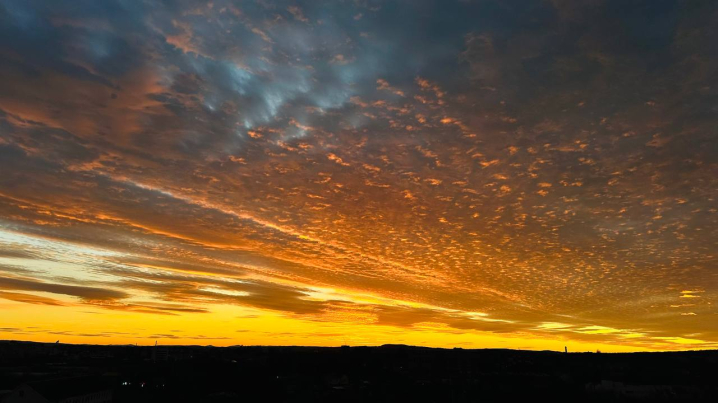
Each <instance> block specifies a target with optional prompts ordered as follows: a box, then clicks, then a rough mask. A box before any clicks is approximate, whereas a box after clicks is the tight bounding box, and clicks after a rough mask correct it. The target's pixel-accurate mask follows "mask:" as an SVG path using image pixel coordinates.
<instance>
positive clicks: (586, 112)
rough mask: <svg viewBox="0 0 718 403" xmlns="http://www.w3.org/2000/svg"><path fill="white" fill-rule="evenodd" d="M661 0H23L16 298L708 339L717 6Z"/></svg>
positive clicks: (4, 25) (1, 217)
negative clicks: (68, 2)
mask: <svg viewBox="0 0 718 403" xmlns="http://www.w3.org/2000/svg"><path fill="white" fill-rule="evenodd" d="M646 4H648V3H647V2H641V1H639V2H636V3H633V4H630V5H625V4H622V5H620V7H619V5H618V3H617V2H614V1H600V0H598V1H587V2H566V1H551V2H546V1H528V2H525V3H522V4H521V5H520V6H519V5H511V4H505V2H498V1H489V0H487V1H483V0H482V1H473V2H438V1H436V2H435V1H416V2H397V3H388V4H387V3H380V2H376V3H375V2H371V1H369V2H355V3H352V4H344V3H337V2H309V1H298V2H285V1H279V2H275V3H273V4H271V5H270V4H264V3H261V2H246V3H243V4H241V5H236V4H234V3H232V2H228V1H215V2H213V3H212V5H211V6H210V5H201V6H197V5H195V4H188V3H185V2H164V3H143V2H130V3H128V2H116V1H106V2H93V1H81V2H78V3H77V4H76V5H75V6H73V7H71V8H68V7H66V6H64V5H62V4H61V3H59V2H50V1H41V0H37V1H35V0H33V1H6V2H3V4H2V5H1V6H0V7H1V9H2V12H0V43H2V45H0V105H2V106H0V172H2V173H3V174H2V175H1V176H0V230H1V231H0V270H1V271H2V272H4V273H5V277H3V278H2V280H0V286H1V287H2V288H3V290H8V291H6V292H5V291H4V292H3V295H4V298H6V299H7V298H9V299H10V300H13V301H16V302H17V301H19V302H28V303H31V304H35V306H32V308H33V309H34V308H37V309H41V308H42V306H41V305H43V304H46V305H48V306H49V305H52V304H53V301H54V300H52V299H47V300H46V299H44V298H47V297H45V296H42V297H40V296H36V295H34V294H31V293H34V292H48V293H54V294H59V295H69V296H72V297H76V298H79V299H80V303H81V304H80V305H82V304H92V305H93V306H94V307H96V308H103V309H107V310H117V311H124V312H126V313H128V314H132V313H151V314H163V313H164V314H173V315H175V316H178V317H183V315H193V314H195V313H202V314H203V315H205V316H207V317H215V316H214V315H216V314H217V313H216V310H221V309H225V308H224V306H230V307H232V309H247V310H256V311H259V312H262V313H263V314H266V315H279V316H282V317H283V318H298V320H315V321H317V323H318V322H321V324H320V325H324V324H325V323H336V324H341V325H342V326H344V325H345V324H346V322H347V321H348V322H352V323H354V324H355V325H356V326H364V325H369V324H371V325H377V324H378V326H376V327H377V328H384V327H397V328H400V329H401V330H402V331H414V330H417V331H418V329H424V330H422V331H430V330H426V329H427V328H433V329H434V330H435V331H439V330H440V328H441V329H450V330H451V331H454V332H467V333H472V332H473V333H475V334H483V333H485V332H493V333H495V334H502V335H504V336H505V337H513V336H517V337H519V336H520V335H522V334H524V333H526V332H529V333H531V334H532V335H541V334H543V335H548V336H549V337H553V335H554V334H555V333H556V332H558V331H556V330H550V329H545V328H541V327H540V326H539V325H540V324H541V323H549V322H551V323H553V322H556V323H565V324H567V325H568V327H567V328H566V329H564V330H562V331H561V332H560V334H561V336H562V337H563V336H565V337H569V338H571V337H572V338H576V339H577V340H579V339H580V340H590V341H596V340H606V341H611V342H613V341H616V342H617V343H637V344H636V345H640V346H649V345H655V346H659V345H660V346H664V345H666V343H673V342H672V341H670V340H683V339H687V340H690V339H701V340H703V339H705V341H709V340H715V337H716V329H715V326H714V325H713V324H712V322H711V321H707V320H705V318H706V317H710V316H708V315H713V314H714V313H715V309H714V307H715V306H716V305H715V304H716V292H717V290H716V286H715V281H714V280H715V276H714V275H713V268H714V267H715V264H716V256H715V253H713V251H714V250H715V244H716V240H717V239H718V232H716V228H718V222H717V220H718V215H716V207H715V199H716V197H717V196H718V195H717V194H716V189H718V186H716V185H718V183H717V182H716V175H715V173H714V171H715V166H716V163H717V162H718V160H717V159H716V156H717V155H718V149H716V144H718V142H716V141H715V130H714V128H715V123H716V122H715V116H716V114H715V110H714V105H715V102H714V98H715V88H714V87H715V86H714V85H713V84H712V81H711V80H712V78H713V77H715V76H716V68H717V67H716V66H717V65H716V60H715V59H716V56H715V52H713V50H714V47H713V46H712V44H713V43H717V42H718V41H716V40H715V39H716V38H715V36H716V33H715V29H713V25H714V24H711V22H712V20H711V18H712V17H711V16H713V15H715V6H714V5H712V4H708V3H700V4H699V3H696V4H694V5H691V6H690V7H689V6H688V5H685V4H682V3H677V2H672V1H666V2H663V1H661V2H658V3H656V4H655V5H654V4H651V7H645V6H646ZM359 15H360V16H361V18H356V17H357V16H359ZM318 290H321V291H318ZM326 290H334V291H326ZM685 290H701V291H703V292H701V293H700V294H697V293H689V292H682V291H685ZM15 291H17V292H15ZM25 292H27V294H25ZM681 295H683V297H681ZM691 296H693V298H691ZM58 301H59V300H58ZM686 301H689V302H691V303H693V302H695V305H692V306H690V310H688V309H687V308H688V307H685V308H686V309H682V310H681V309H676V308H672V307H675V306H681V304H682V303H683V302H686ZM62 302H63V303H64V300H63V301H62ZM74 307H76V305H70V304H68V306H60V307H57V308H49V307H48V308H47V309H63V310H65V309H66V310H72V309H75V308H74ZM100 311H101V312H105V313H106V311H104V310H100ZM475 312H484V313H486V315H487V316H472V315H473V314H472V313H475ZM681 313H695V315H681ZM260 316H261V315H260ZM171 319H177V318H171ZM313 323H314V322H313ZM320 325H317V326H320ZM590 326H603V327H604V328H610V329H624V330H626V332H624V333H621V334H623V335H624V336H625V335H626V334H629V333H630V332H634V333H636V334H637V333H642V334H650V335H659V337H665V338H671V337H674V338H683V339H663V341H659V340H652V341H651V340H649V339H647V338H635V340H634V339H631V338H630V337H624V336H621V335H617V334H586V333H585V332H583V333H582V332H579V331H577V330H580V329H582V328H585V327H590ZM436 329H439V330H436ZM629 330H630V332H629ZM332 331H334V330H332ZM432 331H433V330H432ZM329 333H331V332H329ZM152 334H160V333H158V332H154V331H153V332H152ZM690 334H697V335H698V336H689V335H690ZM629 339H631V340H629ZM651 343H653V344H651ZM660 343H663V344H660ZM674 344H675V343H674ZM669 345H671V344H669Z"/></svg>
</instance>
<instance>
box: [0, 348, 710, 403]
mask: <svg viewBox="0 0 718 403" xmlns="http://www.w3.org/2000/svg"><path fill="white" fill-rule="evenodd" d="M546 398H548V399H549V401H554V402H555V401H565V402H583V401H586V402H591V401H597V402H598V401H600V402H632V401H657V402H660V401H685V402H695V401H711V402H715V401H718V351H702V352H679V353H637V354H605V353H604V354H600V353H570V354H565V353H557V352H548V351H545V352H532V351H515V350H462V349H454V350H445V349H429V348H420V347H407V346H382V347H340V348H314V347H224V348H220V347H195V346H189V347H166V346H160V347H136V346H90V345H65V344H43V343H26V342H12V341H0V402H3V403H5V402H8V403H11V402H12V403H14V402H25V403H33V402H36V401H38V402H45V401H78V402H84V403H97V402H109V401H112V402H247V401H249V402H253V401H280V402H339V401H341V402H360V401H371V402H404V401H406V402H504V401H537V400H539V399H541V400H543V399H546ZM42 399H45V400H42ZM68 399H69V400H68Z"/></svg>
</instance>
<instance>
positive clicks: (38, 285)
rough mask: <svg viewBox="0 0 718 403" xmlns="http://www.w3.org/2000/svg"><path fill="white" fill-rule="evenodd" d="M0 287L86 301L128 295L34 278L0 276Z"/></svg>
mask: <svg viewBox="0 0 718 403" xmlns="http://www.w3.org/2000/svg"><path fill="white" fill-rule="evenodd" d="M0 288H2V289H5V290H19V291H40V292H49V293H53V294H62V295H69V296H73V297H78V298H81V299H83V300H86V301H113V300H118V299H123V298H127V297H128V296H129V295H128V294H127V293H124V292H122V291H117V290H111V289H103V288H95V287H84V286H76V285H65V284H54V283H43V282H38V281H34V280H26V279H21V278H9V277H0Z"/></svg>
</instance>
